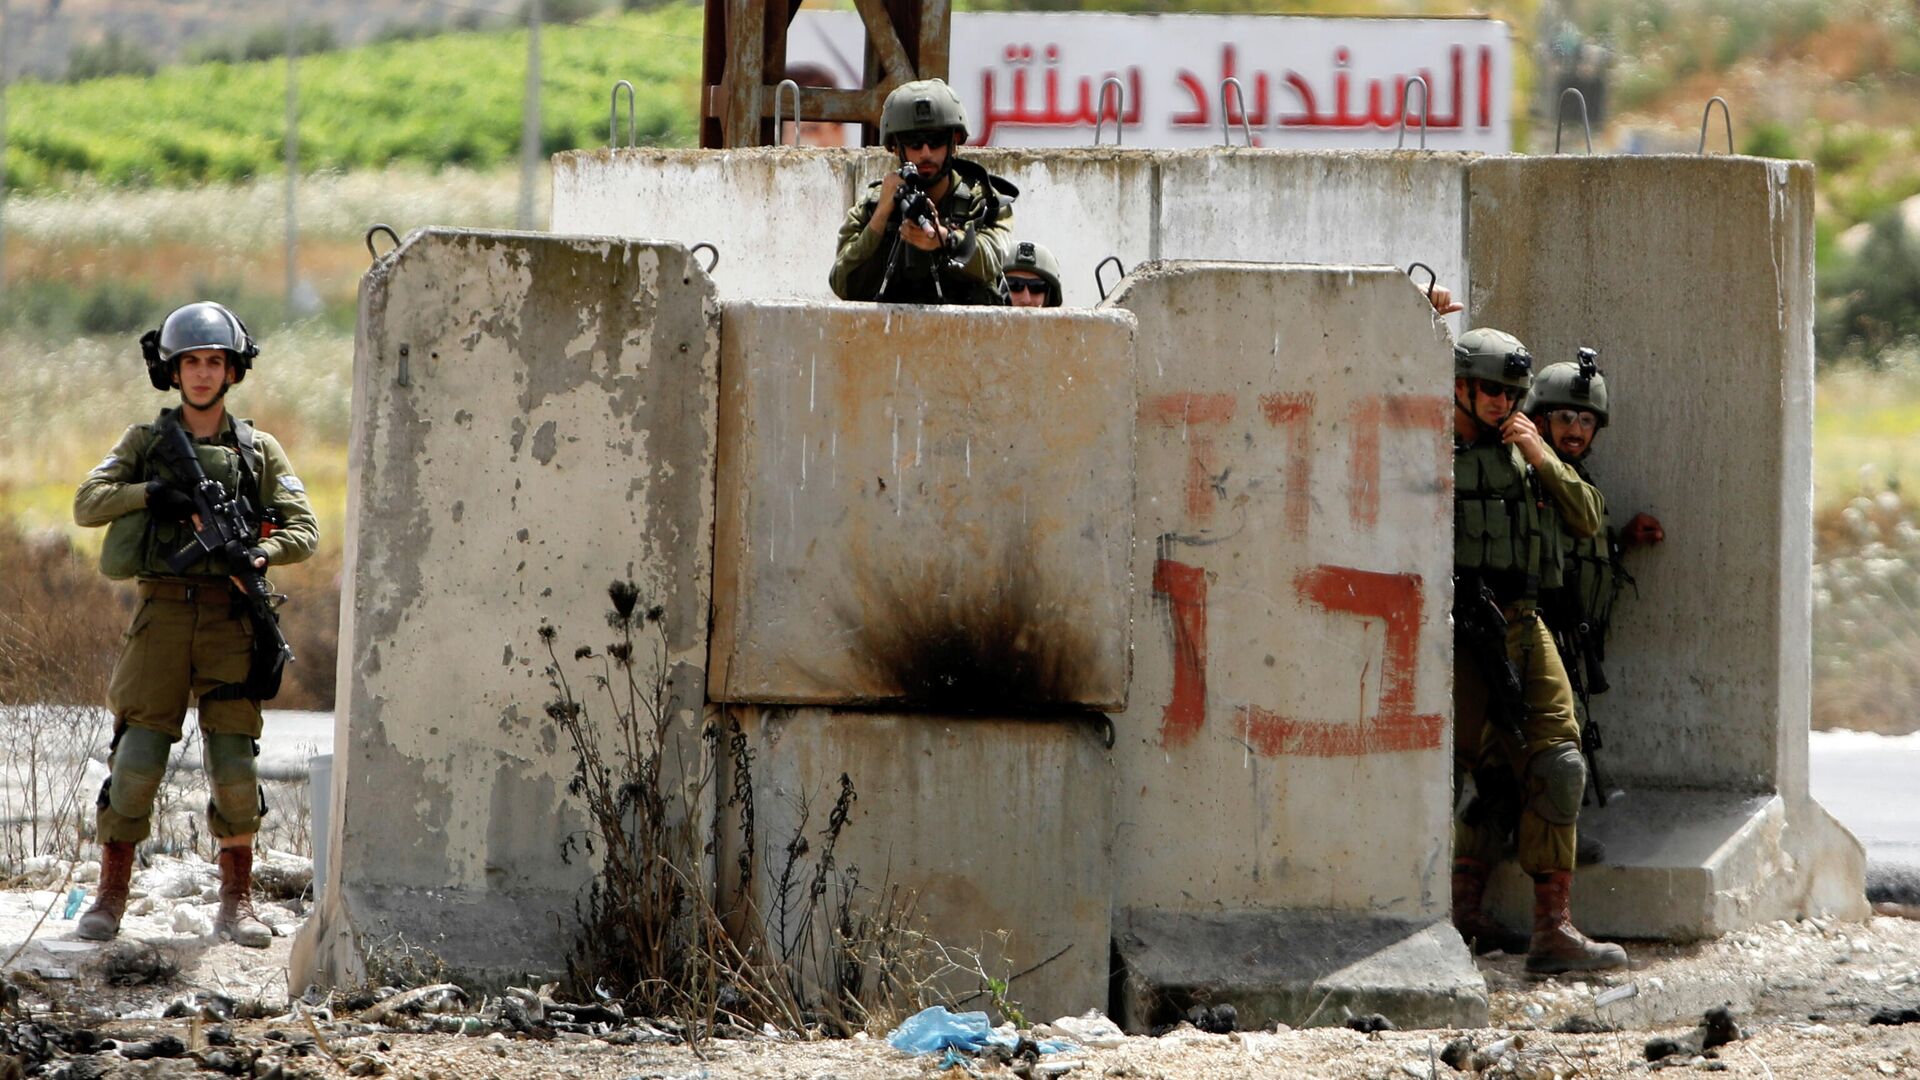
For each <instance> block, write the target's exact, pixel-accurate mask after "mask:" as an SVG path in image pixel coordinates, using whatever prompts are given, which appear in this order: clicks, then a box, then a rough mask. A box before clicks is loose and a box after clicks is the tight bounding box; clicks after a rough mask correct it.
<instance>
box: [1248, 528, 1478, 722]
mask: <svg viewBox="0 0 1920 1080" xmlns="http://www.w3.org/2000/svg"><path fill="white" fill-rule="evenodd" d="M1293 587H1294V591H1295V592H1297V593H1299V594H1300V596H1301V597H1303V598H1305V599H1307V600H1311V601H1313V602H1314V603H1316V604H1318V605H1320V606H1321V607H1323V608H1325V609H1326V610H1328V611H1339V612H1347V613H1350V614H1354V615H1359V616H1361V617H1363V618H1377V619H1380V620H1382V621H1383V622H1384V623H1385V624H1386V639H1387V640H1386V657H1385V659H1384V661H1383V662H1382V664H1381V668H1380V703H1379V706H1378V708H1377V709H1376V710H1375V714H1374V716H1373V717H1372V718H1371V719H1365V720H1362V721H1361V722H1359V723H1357V724H1356V723H1348V722H1344V721H1330V720H1302V719H1298V718H1294V717H1287V716H1279V715H1276V714H1274V713H1271V712H1268V711H1267V710H1265V709H1262V708H1260V707H1259V706H1257V705H1244V706H1241V707H1240V708H1239V709H1237V710H1236V711H1235V727H1236V728H1237V729H1238V733H1239V735H1240V737H1241V738H1243V739H1245V740H1246V742H1247V745H1248V746H1250V747H1251V748H1252V749H1253V752H1254V753H1256V754H1260V755H1262V756H1263V757H1280V756H1283V755H1285V756H1307V757H1348V756H1353V755H1358V754H1380V753H1390V752H1393V751H1397V750H1431V749H1434V748H1435V747H1438V746H1439V745H1440V732H1441V729H1442V727H1443V726H1444V725H1443V721H1442V719H1441V717H1440V716H1439V715H1437V714H1432V713H1428V714H1422V715H1416V714H1415V713H1414V711H1413V703H1414V683H1415V677H1416V675H1417V674H1418V671H1419V660H1418V656H1417V655H1416V654H1417V652H1418V645H1419V640H1420V613H1421V608H1422V606H1423V599H1422V597H1421V588H1422V583H1421V580H1420V575H1418V574H1381V573H1376V572H1373V571H1370V570H1355V569H1352V568H1349V567H1345V566H1317V567H1314V568H1313V569H1311V570H1307V571H1304V572H1302V573H1301V574H1300V575H1299V576H1298V577H1296V578H1294V581H1293Z"/></svg>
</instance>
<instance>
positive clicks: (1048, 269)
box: [1007, 240, 1062, 307]
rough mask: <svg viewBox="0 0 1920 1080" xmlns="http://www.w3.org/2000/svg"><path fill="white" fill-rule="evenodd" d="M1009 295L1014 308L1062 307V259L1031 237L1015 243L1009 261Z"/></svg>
mask: <svg viewBox="0 0 1920 1080" xmlns="http://www.w3.org/2000/svg"><path fill="white" fill-rule="evenodd" d="M1007 295H1008V298H1009V299H1011V300H1012V301H1013V306H1014V307H1059V306H1060V304H1061V299H1062V298H1061V295H1060V262H1059V260H1057V259H1055V258H1054V257H1053V252H1051V251H1048V250H1047V249H1046V248H1045V247H1042V246H1041V245H1039V244H1036V243H1033V242H1032V241H1030V240H1022V241H1021V242H1019V243H1018V244H1015V245H1014V246H1013V258H1011V259H1009V260H1008V261H1007Z"/></svg>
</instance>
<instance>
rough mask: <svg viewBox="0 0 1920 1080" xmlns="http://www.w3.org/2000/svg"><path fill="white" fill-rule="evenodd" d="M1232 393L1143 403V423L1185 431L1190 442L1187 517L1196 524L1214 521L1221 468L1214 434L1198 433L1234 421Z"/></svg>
mask: <svg viewBox="0 0 1920 1080" xmlns="http://www.w3.org/2000/svg"><path fill="white" fill-rule="evenodd" d="M1234 408H1235V402H1234V399H1233V395H1232V394H1162V395H1160V396H1159V397H1152V398H1147V399H1146V400H1144V401H1142V402H1141V403H1140V422H1141V423H1143V424H1152V425H1155V426H1158V427H1178V428H1182V429H1185V430H1184V438H1185V440H1186V443H1187V479H1186V500H1187V517H1188V519H1189V520H1190V522H1191V523H1192V524H1196V525H1205V524H1207V523H1208V522H1210V521H1212V520H1213V506H1214V493H1213V478H1214V477H1215V476H1217V475H1219V472H1220V466H1219V461H1218V458H1217V456H1216V455H1215V454H1214V452H1213V435H1212V434H1211V433H1208V432H1204V431H1201V430H1198V429H1199V428H1200V427H1202V426H1208V427H1211V426H1217V425H1220V424H1224V423H1226V422H1227V421H1229V420H1231V419H1233V413H1234Z"/></svg>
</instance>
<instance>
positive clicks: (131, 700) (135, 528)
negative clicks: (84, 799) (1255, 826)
mask: <svg viewBox="0 0 1920 1080" xmlns="http://www.w3.org/2000/svg"><path fill="white" fill-rule="evenodd" d="M169 413H174V415H176V416H177V412H175V411H174V410H168V411H167V412H162V413H161V415H160V417H158V418H156V419H155V420H154V422H153V423H148V424H136V425H134V426H132V427H130V428H128V429H127V431H126V434H124V435H122V436H121V437H120V441H119V443H118V444H116V445H115V446H114V448H113V452H112V453H111V454H109V455H107V457H106V459H105V460H104V461H102V462H101V463H100V464H99V465H98V466H96V467H95V468H94V470H93V471H92V472H91V473H88V474H87V478H86V480H85V481H83V482H82V483H81V485H80V489H79V491H78V492H77V493H76V495H75V496H74V503H73V516H74V521H75V522H76V523H78V524H80V525H82V526H97V525H106V526H108V536H107V542H106V544H105V546H104V548H103V550H102V554H101V568H102V570H103V571H104V572H106V573H107V574H108V576H110V577H121V578H124V577H136V578H138V579H139V583H138V586H137V587H138V592H139V597H140V603H139V606H138V607H137V608H135V610H134V615H133V619H132V622H131V624H130V625H129V626H128V628H127V633H126V639H125V644H124V645H123V646H122V649H121V654H120V658H119V661H118V662H117V663H116V664H115V665H114V671H113V678H112V681H111V683H110V684H109V687H108V701H109V703H110V704H111V706H112V709H113V715H114V755H115V758H116V760H115V761H114V762H112V763H111V764H113V765H116V766H119V767H116V768H114V769H113V776H112V778H111V779H110V780H109V781H108V782H107V785H106V787H104V788H103V789H102V791H101V798H100V812H99V840H100V841H101V842H102V843H112V842H116V841H132V842H136V843H137V842H139V841H141V840H144V839H146V837H147V835H148V834H149V832H150V831H151V814H152V810H153V799H154V795H155V793H156V792H157V791H158V789H159V785H160V781H161V777H162V776H163V775H164V772H165V762H166V755H165V750H164V745H169V744H171V743H173V742H175V741H177V740H178V739H179V738H180V737H181V734H182V723H183V721H184V719H185V716H186V711H187V705H188V702H189V699H198V702H199V706H200V731H201V734H202V736H203V738H204V739H205V740H206V745H207V768H208V773H209V776H210V780H211V785H212V787H213V798H212V799H211V800H210V801H209V803H208V806H207V817H208V824H209V828H210V829H211V831H212V833H213V835H214V836H217V837H228V836H245V835H248V834H250V833H253V832H255V831H256V830H257V829H258V828H259V825H260V812H261V807H260V802H259V792H258V781H257V778H256V776H255V772H254V765H253V757H254V744H253V740H255V739H258V738H259V737H260V731H261V715H260V702H259V701H257V700H251V699H249V698H247V697H245V696H243V694H242V684H244V683H245V681H246V679H247V672H248V665H249V661H250V659H251V655H252V643H253V626H252V623H251V621H250V618H249V616H248V614H247V613H246V611H245V610H244V608H243V607H242V605H241V604H240V603H238V602H237V596H238V593H237V592H236V591H235V589H234V587H233V585H232V584H231V582H230V581H229V580H228V578H227V577H226V574H225V572H224V571H223V569H222V568H221V567H220V566H219V565H218V564H217V563H215V562H213V561H212V560H210V559H207V560H202V561H201V562H199V563H196V564H193V565H190V566H188V567H187V568H186V572H185V573H176V572H175V571H174V570H173V569H172V568H171V567H169V566H168V565H167V561H166V559H167V556H168V555H170V554H172V553H174V552H177V551H179V550H181V549H183V548H185V547H187V546H188V544H189V543H190V542H191V540H192V531H191V526H190V524H187V523H182V522H173V521H160V520H155V519H153V518H152V517H150V515H149V514H148V511H147V487H146V485H147V483H148V481H151V480H161V481H164V482H167V483H170V484H175V485H179V486H184V481H183V480H182V478H181V477H178V476H176V475H174V472H173V470H172V469H171V468H170V467H169V465H168V464H167V463H166V462H164V461H162V460H161V459H160V455H159V453H158V446H157V443H158V441H159V437H160V431H161V424H162V423H163V422H167V420H168V417H169ZM194 451H195V455H196V456H197V457H198V458H199V460H200V464H201V467H202V468H203V469H205V470H206V474H207V476H208V477H209V478H210V479H213V480H216V481H218V482H219V483H220V484H221V485H222V486H223V487H225V488H226V489H227V490H228V491H229V492H234V493H240V494H244V495H246V497H247V498H248V500H249V501H250V502H251V503H252V504H253V505H255V506H265V507H268V508H270V509H271V510H273V511H275V512H276V515H277V517H278V518H279V520H280V522H281V524H280V526H279V528H277V529H276V530H274V531H273V532H272V533H271V535H267V536H264V537H262V538H260V539H259V541H258V547H259V549H260V550H261V551H262V552H264V553H265V555H266V558H267V562H268V565H269V566H274V565H282V564H286V563H295V562H299V561H301V560H303V559H305V558H307V557H308V556H309V555H311V554H313V549H314V546H315V544H316V542H317V541H318V539H319V527H318V524H317V523H316V522H315V519H314V516H313V509H312V507H311V506H310V505H309V504H308V501H307V495H306V489H305V488H304V486H302V484H301V482H300V479H299V477H298V476H297V475H296V474H295V473H294V471H293V467H292V465H291V464H290V463H289V462H288V460H287V455H286V451H285V450H283V449H281V447H280V444H279V442H278V441H277V440H275V439H274V438H273V437H272V436H271V435H268V434H267V433H266V432H264V431H260V430H259V429H257V428H255V427H254V426H253V425H252V424H251V423H250V422H249V421H246V420H236V419H234V418H232V417H228V418H226V421H225V424H224V426H223V428H222V430H221V431H220V433H219V435H218V436H217V437H216V438H214V439H210V440H199V441H196V442H195V445H194ZM136 729H137V730H140V731H144V732H152V733H156V734H157V735H159V736H161V737H162V738H163V739H164V744H157V745H159V746H160V749H159V754H158V761H157V762H156V761H155V760H153V758H154V755H153V753H152V748H153V745H155V744H156V740H153V739H152V738H150V737H149V738H146V739H136V740H135V741H136V743H140V744H146V749H145V750H144V751H142V752H141V754H140V756H141V757H142V760H141V761H140V762H139V763H138V765H139V767H137V768H135V767H130V766H132V765H133V763H132V762H121V761H118V760H117V759H118V757H119V756H120V755H121V753H122V752H123V744H124V743H125V742H126V740H127V737H128V733H129V732H130V731H133V730H136Z"/></svg>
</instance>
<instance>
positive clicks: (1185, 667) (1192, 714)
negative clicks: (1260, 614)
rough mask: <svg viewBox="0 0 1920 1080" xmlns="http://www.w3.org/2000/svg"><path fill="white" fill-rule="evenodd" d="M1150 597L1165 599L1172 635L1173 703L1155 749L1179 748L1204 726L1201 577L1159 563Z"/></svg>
mask: <svg viewBox="0 0 1920 1080" xmlns="http://www.w3.org/2000/svg"><path fill="white" fill-rule="evenodd" d="M1153 594H1154V596H1156V597H1165V598H1166V601H1167V606H1168V608H1169V614H1170V615H1171V616H1172V619H1171V623H1172V631H1173V697H1172V698H1170V699H1168V701H1167V708H1166V711H1165V712H1163V713H1162V714H1161V715H1160V745H1161V746H1164V747H1175V746H1185V745H1186V744H1188V743H1190V742H1192V741H1193V739H1194V736H1196V735H1198V734H1200V728H1201V727H1202V726H1204V725H1205V724H1206V722H1207V572H1206V571H1205V570H1202V569H1200V568H1199V567H1197V566H1188V565H1186V564H1184V563H1177V562H1174V561H1173V560H1172V559H1160V560H1158V561H1157V562H1155V563H1154V564H1153Z"/></svg>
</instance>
